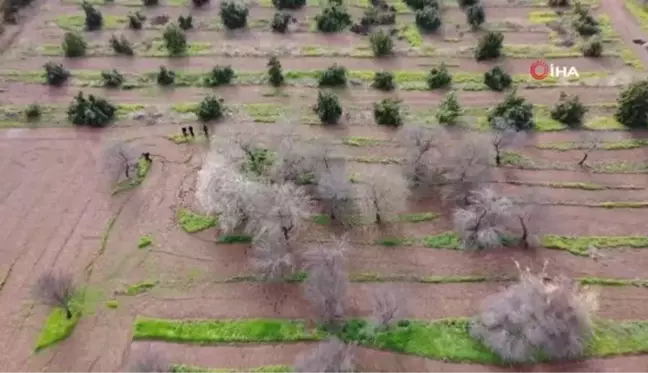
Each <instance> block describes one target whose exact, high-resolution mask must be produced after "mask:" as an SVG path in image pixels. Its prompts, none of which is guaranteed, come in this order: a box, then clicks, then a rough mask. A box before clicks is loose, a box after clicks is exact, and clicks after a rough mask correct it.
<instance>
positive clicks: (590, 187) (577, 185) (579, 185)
mask: <svg viewBox="0 0 648 373" xmlns="http://www.w3.org/2000/svg"><path fill="white" fill-rule="evenodd" d="M505 183H507V184H511V185H520V186H530V187H534V186H537V187H546V188H555V189H578V190H585V191H599V190H642V189H645V188H643V187H640V186H634V185H601V184H594V183H583V182H559V181H557V182H553V181H547V182H532V181H516V180H510V181H506V182H505Z"/></svg>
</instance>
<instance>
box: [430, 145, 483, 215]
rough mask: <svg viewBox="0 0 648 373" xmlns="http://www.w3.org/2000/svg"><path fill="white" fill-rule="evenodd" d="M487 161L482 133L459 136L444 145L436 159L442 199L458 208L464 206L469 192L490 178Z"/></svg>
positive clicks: (466, 203) (467, 200) (469, 194)
mask: <svg viewBox="0 0 648 373" xmlns="http://www.w3.org/2000/svg"><path fill="white" fill-rule="evenodd" d="M485 140H486V141H485ZM491 159H492V149H491V147H490V146H489V144H488V141H487V139H486V138H485V137H484V136H483V135H482V134H477V133H468V134H463V135H462V137H461V138H460V139H459V140H458V141H455V142H452V143H448V144H447V145H446V147H445V149H444V151H443V157H442V158H440V159H439V160H438V162H439V163H440V164H442V165H443V167H444V172H443V178H444V179H445V181H444V186H443V190H442V194H443V196H444V199H445V200H446V201H447V202H450V203H453V204H456V205H459V206H466V205H468V204H469V203H470V196H471V194H472V192H473V191H475V190H478V189H480V188H481V187H483V185H484V182H485V181H488V179H489V178H490V173H491V168H490V166H489V163H490V162H489V161H490V160H491Z"/></svg>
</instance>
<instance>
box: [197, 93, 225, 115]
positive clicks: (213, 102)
mask: <svg viewBox="0 0 648 373" xmlns="http://www.w3.org/2000/svg"><path fill="white" fill-rule="evenodd" d="M223 113H224V105H223V99H222V98H216V97H215V96H213V95H210V96H207V97H205V98H204V99H203V100H202V102H201V103H200V105H199V106H198V110H197V111H196V115H197V116H198V118H199V119H200V120H202V121H203V122H207V121H210V120H218V119H221V118H222V117H223Z"/></svg>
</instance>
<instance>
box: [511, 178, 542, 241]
mask: <svg viewBox="0 0 648 373" xmlns="http://www.w3.org/2000/svg"><path fill="white" fill-rule="evenodd" d="M541 196H542V193H541V192H540V190H539V189H538V188H529V189H527V192H526V193H525V194H524V196H523V199H522V201H521V203H519V204H517V205H516V206H515V209H514V210H513V211H512V218H513V219H514V220H517V222H513V224H515V223H517V224H518V225H519V227H520V243H521V244H522V247H524V248H525V249H533V248H537V247H539V246H540V238H539V237H538V235H537V234H535V233H534V232H533V231H532V229H531V225H530V223H531V222H533V220H534V219H535V218H536V217H538V213H539V211H538V206H539V205H540V202H541V201H540V199H541Z"/></svg>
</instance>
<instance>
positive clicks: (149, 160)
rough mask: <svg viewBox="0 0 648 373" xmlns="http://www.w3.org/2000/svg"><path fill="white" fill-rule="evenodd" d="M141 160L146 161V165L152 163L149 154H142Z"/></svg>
mask: <svg viewBox="0 0 648 373" xmlns="http://www.w3.org/2000/svg"><path fill="white" fill-rule="evenodd" d="M142 158H144V160H145V161H147V162H148V163H151V162H153V160H152V159H151V153H149V152H146V153H142Z"/></svg>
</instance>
